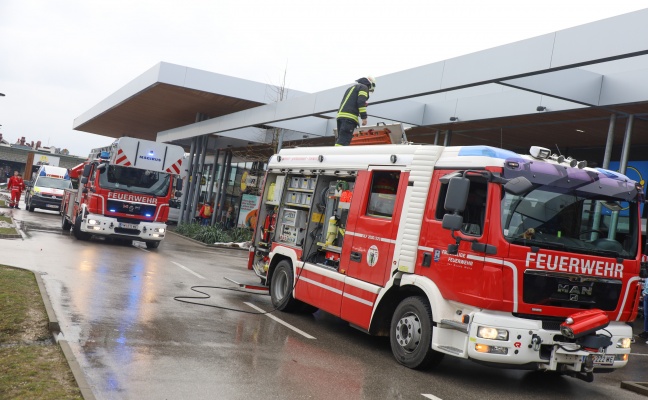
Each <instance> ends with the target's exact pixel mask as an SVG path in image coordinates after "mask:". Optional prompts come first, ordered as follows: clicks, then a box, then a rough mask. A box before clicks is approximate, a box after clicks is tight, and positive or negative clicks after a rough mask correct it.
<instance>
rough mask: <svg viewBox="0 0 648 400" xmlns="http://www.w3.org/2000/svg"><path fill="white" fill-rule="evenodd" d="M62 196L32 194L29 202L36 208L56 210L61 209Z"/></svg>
mask: <svg viewBox="0 0 648 400" xmlns="http://www.w3.org/2000/svg"><path fill="white" fill-rule="evenodd" d="M61 199H62V198H61V197H53V196H47V197H45V196H40V195H35V194H34V195H32V196H31V199H30V201H29V204H30V205H31V206H32V207H34V208H42V209H45V210H56V211H59V210H60V209H61Z"/></svg>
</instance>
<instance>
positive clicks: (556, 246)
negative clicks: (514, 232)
mask: <svg viewBox="0 0 648 400" xmlns="http://www.w3.org/2000/svg"><path fill="white" fill-rule="evenodd" d="M510 239H512V241H511V243H515V244H521V245H524V246H529V247H531V246H537V247H542V248H545V249H552V250H564V249H566V248H567V246H565V245H564V244H563V243H556V242H546V241H543V240H536V239H525V238H522V237H514V238H510Z"/></svg>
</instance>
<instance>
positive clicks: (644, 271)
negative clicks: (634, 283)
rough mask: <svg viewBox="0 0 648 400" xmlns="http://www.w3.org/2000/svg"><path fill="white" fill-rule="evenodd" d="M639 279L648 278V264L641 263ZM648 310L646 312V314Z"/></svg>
mask: <svg viewBox="0 0 648 400" xmlns="http://www.w3.org/2000/svg"><path fill="white" fill-rule="evenodd" d="M639 278H643V279H646V278H648V263H646V262H642V263H641V269H640V270H639ZM645 312H646V310H644V313H645Z"/></svg>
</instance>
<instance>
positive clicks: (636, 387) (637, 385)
mask: <svg viewBox="0 0 648 400" xmlns="http://www.w3.org/2000/svg"><path fill="white" fill-rule="evenodd" d="M621 389H626V390H629V391H631V392H635V393H639V394H643V395H644V396H648V382H629V381H622V382H621Z"/></svg>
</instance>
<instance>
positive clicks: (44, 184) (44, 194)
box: [25, 165, 72, 211]
mask: <svg viewBox="0 0 648 400" xmlns="http://www.w3.org/2000/svg"><path fill="white" fill-rule="evenodd" d="M27 188H28V190H27V193H25V208H26V209H27V210H29V211H34V209H35V208H42V209H44V210H55V211H59V210H60V209H61V200H62V199H63V193H64V191H65V189H71V188H72V181H71V180H70V175H69V174H68V170H67V169H65V168H62V167H54V166H51V165H41V166H40V168H39V169H38V172H37V173H36V178H35V179H34V180H33V182H27Z"/></svg>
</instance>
